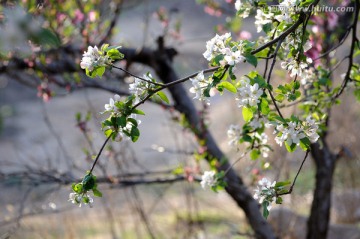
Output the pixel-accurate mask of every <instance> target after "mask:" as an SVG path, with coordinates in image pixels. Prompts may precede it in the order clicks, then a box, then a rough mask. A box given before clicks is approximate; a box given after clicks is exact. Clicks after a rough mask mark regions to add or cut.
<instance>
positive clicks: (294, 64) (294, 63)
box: [281, 57, 312, 77]
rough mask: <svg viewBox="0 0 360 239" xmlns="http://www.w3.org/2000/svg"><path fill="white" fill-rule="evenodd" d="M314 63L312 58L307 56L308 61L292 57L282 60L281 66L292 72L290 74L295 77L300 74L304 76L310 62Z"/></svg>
mask: <svg viewBox="0 0 360 239" xmlns="http://www.w3.org/2000/svg"><path fill="white" fill-rule="evenodd" d="M311 63H312V59H311V58H309V57H307V58H306V61H305V62H304V61H300V60H297V59H292V60H290V61H284V62H281V67H282V68H283V69H286V70H287V71H289V72H290V76H291V77H294V76H295V75H298V76H300V77H302V76H303V72H304V71H305V70H306V68H308V66H309V64H311Z"/></svg>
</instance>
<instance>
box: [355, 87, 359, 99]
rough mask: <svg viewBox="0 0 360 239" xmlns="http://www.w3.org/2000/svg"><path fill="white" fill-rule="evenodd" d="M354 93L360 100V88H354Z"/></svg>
mask: <svg viewBox="0 0 360 239" xmlns="http://www.w3.org/2000/svg"><path fill="white" fill-rule="evenodd" d="M354 95H355V97H356V100H357V101H360V89H356V90H354Z"/></svg>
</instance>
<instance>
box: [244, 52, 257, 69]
mask: <svg viewBox="0 0 360 239" xmlns="http://www.w3.org/2000/svg"><path fill="white" fill-rule="evenodd" d="M245 59H246V61H247V62H248V63H250V64H251V65H253V66H254V67H256V66H257V58H256V56H253V55H251V54H249V55H247V56H245Z"/></svg>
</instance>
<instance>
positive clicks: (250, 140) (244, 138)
mask: <svg viewBox="0 0 360 239" xmlns="http://www.w3.org/2000/svg"><path fill="white" fill-rule="evenodd" d="M242 140H243V141H244V142H249V143H251V142H252V138H251V136H250V135H248V134H245V135H244V136H243V137H242Z"/></svg>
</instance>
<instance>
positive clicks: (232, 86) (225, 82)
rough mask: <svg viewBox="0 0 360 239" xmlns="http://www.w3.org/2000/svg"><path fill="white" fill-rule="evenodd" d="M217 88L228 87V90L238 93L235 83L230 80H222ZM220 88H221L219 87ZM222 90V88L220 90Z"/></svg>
mask: <svg viewBox="0 0 360 239" xmlns="http://www.w3.org/2000/svg"><path fill="white" fill-rule="evenodd" d="M217 88H218V89H219V88H221V89H222V88H225V89H227V90H228V91H230V92H232V93H236V92H237V90H236V87H235V86H234V85H233V84H231V83H230V82H228V81H222V82H220V83H219V84H218V85H217ZM219 90H220V89H219ZM220 91H221V90H220Z"/></svg>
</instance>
